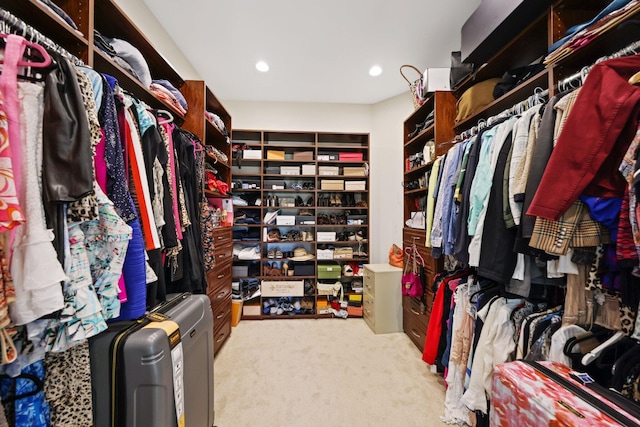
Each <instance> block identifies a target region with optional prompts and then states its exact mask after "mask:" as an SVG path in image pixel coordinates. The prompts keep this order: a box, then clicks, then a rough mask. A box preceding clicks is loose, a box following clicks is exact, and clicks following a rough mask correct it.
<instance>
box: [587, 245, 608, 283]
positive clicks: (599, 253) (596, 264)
mask: <svg viewBox="0 0 640 427" xmlns="http://www.w3.org/2000/svg"><path fill="white" fill-rule="evenodd" d="M603 255H604V246H602V245H598V246H597V247H596V258H595V259H594V260H593V263H592V264H591V267H590V268H589V274H587V285H586V288H587V290H588V291H595V290H602V281H601V280H600V277H598V269H599V268H600V260H602V257H603Z"/></svg>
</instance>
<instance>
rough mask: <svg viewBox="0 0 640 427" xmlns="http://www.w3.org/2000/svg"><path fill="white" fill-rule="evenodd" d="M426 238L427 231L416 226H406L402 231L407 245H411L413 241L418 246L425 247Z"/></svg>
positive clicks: (403, 239)
mask: <svg viewBox="0 0 640 427" xmlns="http://www.w3.org/2000/svg"><path fill="white" fill-rule="evenodd" d="M425 238H426V232H425V231H424V230H417V229H415V228H409V227H405V228H404V229H403V232H402V241H403V243H404V246H405V247H409V246H411V245H412V244H413V243H415V244H416V246H418V248H420V247H422V248H424V247H425V246H424V243H425Z"/></svg>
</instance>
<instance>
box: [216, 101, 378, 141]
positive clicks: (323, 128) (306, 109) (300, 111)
mask: <svg viewBox="0 0 640 427" xmlns="http://www.w3.org/2000/svg"><path fill="white" fill-rule="evenodd" d="M222 103H223V104H224V108H225V109H226V110H227V111H228V112H229V114H231V124H232V128H233V129H255V130H280V131H309V132H361V133H369V132H371V127H372V123H371V120H372V116H371V112H372V107H371V106H370V105H363V104H318V103H312V102H309V103H299V102H245V101H223V102H222Z"/></svg>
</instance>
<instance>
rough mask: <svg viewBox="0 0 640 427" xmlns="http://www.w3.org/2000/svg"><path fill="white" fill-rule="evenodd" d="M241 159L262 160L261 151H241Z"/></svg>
mask: <svg viewBox="0 0 640 427" xmlns="http://www.w3.org/2000/svg"><path fill="white" fill-rule="evenodd" d="M242 158H243V159H251V160H260V159H262V150H242Z"/></svg>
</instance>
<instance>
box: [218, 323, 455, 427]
mask: <svg viewBox="0 0 640 427" xmlns="http://www.w3.org/2000/svg"><path fill="white" fill-rule="evenodd" d="M420 356H421V354H420V352H419V351H418V349H417V348H416V347H415V346H414V345H413V343H411V341H410V340H409V338H408V337H407V336H406V335H405V334H404V333H393V334H381V335H375V334H374V333H373V332H371V330H370V329H369V327H368V326H367V325H366V324H365V323H364V321H363V320H362V319H358V318H351V319H347V320H343V319H318V320H313V319H278V320H263V321H248V320H243V321H241V322H240V324H239V325H238V326H237V327H235V328H233V332H232V334H231V337H230V338H229V340H228V341H227V343H226V344H225V345H224V347H223V348H222V349H221V350H220V352H219V353H218V356H217V357H216V359H215V363H214V376H215V391H214V397H215V422H216V426H217V427H264V426H277V427H316V426H317V427H343V426H349V427H383V426H384V427H412V426H416V427H418V426H419V427H429V426H443V425H445V424H443V423H442V422H441V421H440V415H441V414H442V412H443V402H444V387H443V385H442V378H441V377H440V376H438V375H436V374H432V373H431V372H430V371H429V367H428V366H427V365H426V364H425V363H424V362H422V360H421V359H420Z"/></svg>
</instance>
